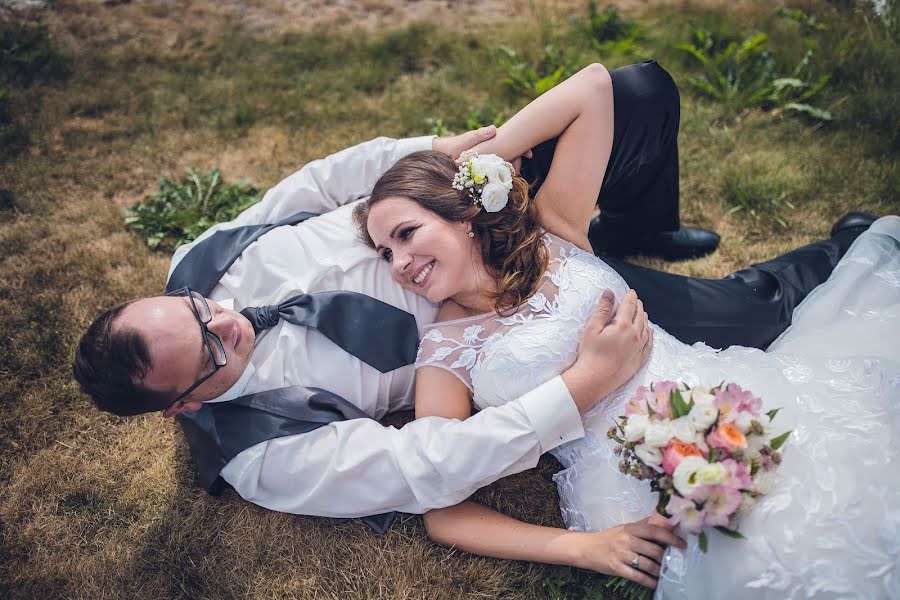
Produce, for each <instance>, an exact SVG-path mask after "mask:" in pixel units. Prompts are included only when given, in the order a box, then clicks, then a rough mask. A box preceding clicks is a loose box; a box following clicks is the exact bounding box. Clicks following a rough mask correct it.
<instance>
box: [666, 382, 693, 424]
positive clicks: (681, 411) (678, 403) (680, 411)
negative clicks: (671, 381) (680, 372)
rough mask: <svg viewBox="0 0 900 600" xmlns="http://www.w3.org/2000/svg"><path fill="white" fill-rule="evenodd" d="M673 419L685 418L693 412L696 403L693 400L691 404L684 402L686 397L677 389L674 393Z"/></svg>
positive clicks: (672, 403)
mask: <svg viewBox="0 0 900 600" xmlns="http://www.w3.org/2000/svg"><path fill="white" fill-rule="evenodd" d="M671 405H672V418H674V419H677V418H679V417H683V416H685V415H687V414H688V413H690V412H691V408H693V407H694V401H693V400H691V401H690V403H688V402H685V401H684V396H682V395H681V390H679V389H677V388H676V389H675V391H673V392H672V402H671Z"/></svg>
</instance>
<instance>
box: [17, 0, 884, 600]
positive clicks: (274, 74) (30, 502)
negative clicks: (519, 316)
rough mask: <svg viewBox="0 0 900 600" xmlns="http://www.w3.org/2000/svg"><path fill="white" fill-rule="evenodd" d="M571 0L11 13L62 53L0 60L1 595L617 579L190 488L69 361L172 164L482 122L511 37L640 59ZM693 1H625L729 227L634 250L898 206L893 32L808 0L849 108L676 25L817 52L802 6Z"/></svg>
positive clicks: (249, 171)
mask: <svg viewBox="0 0 900 600" xmlns="http://www.w3.org/2000/svg"><path fill="white" fill-rule="evenodd" d="M560 6H561V5H559V4H555V5H554V7H555V8H552V9H551V8H544V7H542V6H540V5H537V6H536V7H532V8H529V9H527V10H526V11H525V13H524V16H522V17H515V19H514V20H513V21H512V22H511V23H509V24H508V25H505V26H503V27H488V23H486V22H485V21H484V20H483V19H482V20H473V21H468V22H467V24H466V26H462V25H461V24H460V22H459V21H458V20H454V19H462V18H464V16H460V15H458V14H456V13H453V14H450V13H447V14H445V15H443V16H441V15H438V16H436V17H435V20H434V21H431V22H425V23H409V24H402V25H397V26H396V27H394V28H393V29H390V30H384V31H373V30H344V29H340V28H337V29H329V30H328V31H327V32H325V30H324V29H322V28H315V27H306V28H304V24H303V23H299V22H298V23H297V24H296V27H297V29H296V30H285V29H288V28H285V29H282V30H279V31H277V32H275V33H267V34H266V33H263V31H261V30H259V29H258V28H257V29H254V28H253V27H252V26H251V25H252V23H250V20H249V16H247V17H246V19H247V21H246V22H245V21H238V20H235V19H234V18H233V16H229V14H228V13H222V12H217V11H218V10H219V9H218V8H217V7H216V6H215V5H212V4H210V5H207V4H204V3H202V2H199V3H195V4H193V5H192V7H191V8H190V9H184V10H183V11H182V10H181V9H179V10H175V9H173V8H171V7H168V5H162V4H160V5H152V6H151V5H147V4H146V3H125V4H120V5H114V6H101V5H100V4H99V3H87V2H80V1H77V0H69V1H60V2H58V3H56V4H55V7H54V8H53V9H52V10H49V11H45V12H44V13H42V15H43V18H44V19H45V24H46V29H44V30H42V31H44V32H45V34H42V35H37V36H36V37H31V38H29V36H31V35H32V34H33V32H34V31H36V29H34V27H35V25H36V24H35V23H33V22H27V23H25V24H23V23H20V22H10V23H6V24H4V30H3V31H11V32H13V33H15V32H17V31H18V32H19V34H21V35H19V34H17V35H19V37H15V36H14V37H15V39H19V40H21V39H25V38H27V39H33V40H43V41H40V42H39V44H38V45H39V47H40V48H41V49H43V50H46V52H44V53H39V55H41V56H51V57H56V58H53V60H52V61H51V63H53V64H58V65H60V66H65V68H64V69H61V70H59V71H54V70H53V69H51V70H50V71H46V72H45V71H43V70H41V69H43V67H42V68H40V69H39V68H38V63H37V62H34V63H32V64H31V66H29V67H26V68H25V71H27V73H25V74H22V73H21V72H20V71H21V69H20V67H19V66H16V68H15V69H13V63H12V62H9V61H8V62H7V63H4V66H3V68H2V69H0V77H2V79H0V87H3V88H5V89H6V90H7V94H6V96H4V98H5V100H4V102H5V104H4V105H3V106H4V107H5V108H4V111H5V112H2V114H3V115H5V118H6V122H7V123H13V124H15V125H16V127H17V128H18V130H17V131H18V132H19V133H18V134H17V135H19V136H20V137H18V138H16V139H17V140H18V141H17V142H16V144H14V145H12V146H15V151H14V152H8V151H7V150H8V149H9V148H10V147H11V145H4V146H3V151H2V152H0V188H2V189H0V316H2V318H0V339H2V340H4V342H3V343H2V344H0V408H2V410H0V489H2V498H3V502H2V503H0V596H2V597H5V598H121V597H128V596H131V597H134V598H145V597H163V598H177V597H183V598H200V597H203V598H256V597H309V598H313V597H315V598H331V597H334V598H419V597H425V596H428V597H434V598H463V597H501V598H516V599H519V598H548V597H551V598H556V597H566V598H584V597H591V595H592V594H595V593H598V594H599V593H602V590H603V588H602V585H603V579H602V578H600V577H598V576H596V575H592V574H588V573H583V572H573V571H570V570H568V569H559V568H557V567H548V566H541V565H531V564H523V563H509V562H503V561H494V560H489V559H482V558H475V557H472V556H469V555H466V554H464V553H461V552H457V551H453V550H446V549H443V548H440V547H437V546H435V545H433V544H431V543H430V542H428V540H427V538H426V536H425V533H424V529H423V527H422V523H421V519H420V518H419V517H412V516H411V517H405V518H403V519H402V520H401V521H400V522H399V523H398V524H397V525H395V526H394V528H393V529H392V530H391V531H390V532H389V534H388V535H387V536H385V537H383V538H377V537H374V536H372V535H370V534H369V533H368V532H367V531H366V530H365V529H364V528H363V527H362V526H361V525H360V524H358V523H355V522H345V523H340V524H337V525H334V524H331V523H329V522H327V521H325V520H320V519H312V518H306V517H296V516H291V515H282V514H276V513H272V512H269V511H266V510H263V509H261V508H258V507H256V506H253V505H250V504H248V503H246V502H243V501H242V500H240V499H239V498H237V497H236V495H235V494H233V493H228V494H226V495H225V496H224V497H222V498H219V499H213V498H209V497H208V496H206V495H205V493H204V492H202V491H201V490H199V489H198V488H197V487H196V486H195V485H194V482H193V473H192V471H191V468H190V466H189V460H188V456H187V448H186V445H185V444H184V442H183V441H182V439H181V437H180V435H179V434H178V433H177V431H176V428H175V427H174V426H173V424H172V423H170V422H168V421H163V420H162V419H160V418H159V417H157V416H147V417H142V418H137V419H132V420H119V419H114V418H112V417H109V416H106V415H103V414H100V413H98V412H96V411H95V410H93V409H92V408H91V407H90V405H89V403H88V401H87V400H86V399H85V398H84V397H83V396H82V395H81V394H80V392H79V391H78V389H77V386H76V385H75V383H74V382H73V381H72V379H71V375H70V367H69V363H70V361H71V355H72V351H73V347H74V344H75V342H76V340H77V337H78V336H79V335H80V333H81V331H82V330H83V328H84V327H85V326H86V325H87V323H89V322H90V320H91V319H92V318H93V317H94V316H95V315H96V314H97V313H98V312H99V311H100V310H101V309H102V308H105V307H106V306H108V305H110V304H112V303H115V302H118V301H120V300H124V299H126V298H129V297H133V296H137V295H143V294H152V293H157V292H158V291H159V290H161V289H162V287H163V284H164V277H165V273H166V268H167V266H168V257H167V255H166V254H165V253H162V252H152V251H151V250H150V249H149V248H148V247H147V242H146V240H144V239H140V238H139V237H137V236H135V235H133V234H132V233H130V232H128V231H127V230H126V229H125V227H124V224H123V219H122V210H123V209H124V208H127V207H132V206H134V205H135V204H136V203H137V202H139V201H140V200H141V199H143V198H145V197H147V196H148V195H151V194H153V193H154V192H156V191H157V190H158V179H159V177H160V176H165V177H169V178H170V179H175V178H177V177H179V176H180V175H181V174H182V173H184V171H185V169H186V167H188V166H194V167H196V169H197V170H198V171H199V172H203V173H206V172H210V171H212V170H213V169H214V168H219V169H220V170H221V173H222V175H223V177H224V178H225V179H226V180H227V181H240V180H249V181H252V182H253V184H254V185H256V186H258V187H260V188H265V187H266V186H270V185H272V184H274V183H275V182H277V181H278V180H279V179H280V178H282V177H284V176H286V175H287V174H289V173H291V172H292V171H293V170H295V169H296V168H297V167H298V166H300V165H302V164H303V163H304V162H306V161H308V160H311V159H313V158H316V157H320V156H324V155H326V154H328V153H330V152H333V151H336V150H338V149H341V148H343V147H346V146H348V145H350V144H353V143H355V142H358V141H361V140H364V139H368V138H371V137H374V136H376V135H392V136H404V135H414V134H420V133H425V132H427V129H428V127H429V125H428V124H426V119H427V118H429V117H432V118H440V119H441V120H442V124H443V125H444V126H445V127H447V128H449V129H452V130H456V131H461V130H463V129H465V128H466V125H467V123H468V122H470V119H477V120H481V119H484V118H489V117H490V115H493V116H494V117H500V116H503V115H508V114H511V111H513V110H514V109H515V107H516V106H518V105H519V104H520V103H521V102H522V101H523V98H521V97H516V96H515V95H512V94H510V92H509V91H508V90H507V87H506V86H505V85H504V84H503V78H504V77H505V73H504V71H503V69H502V68H501V66H500V65H499V64H497V62H496V51H497V48H498V47H500V46H508V47H510V48H513V49H515V50H516V51H517V52H518V53H519V55H520V56H521V57H523V60H526V61H528V63H529V64H537V63H538V61H539V60H540V59H541V57H542V55H543V51H544V48H545V47H546V46H547V45H550V44H553V45H554V46H555V47H556V48H559V49H562V50H564V51H565V52H566V55H567V56H570V55H571V56H575V55H580V56H581V60H582V61H583V62H590V61H593V60H601V61H602V62H604V63H605V64H607V65H608V66H610V67H615V66H618V65H621V64H625V63H626V62H631V61H634V60H641V59H643V58H645V56H643V55H641V56H631V55H627V56H626V55H624V54H613V55H610V56H603V55H600V54H598V52H597V51H596V48H594V46H593V45H592V44H591V42H590V40H589V39H588V37H587V36H585V35H583V34H582V33H581V32H579V31H577V30H576V29H575V28H574V26H573V25H572V22H571V21H570V17H571V16H572V14H578V15H580V16H582V18H584V16H585V14H586V9H585V6H584V5H582V4H581V3H580V2H579V3H578V4H577V5H576V6H575V7H574V8H567V7H566V6H565V5H562V8H560ZM704 6H705V5H700V4H696V3H679V4H678V5H677V7H676V6H654V7H653V8H652V9H647V10H645V11H644V12H637V11H635V10H626V9H625V8H622V14H623V15H625V16H627V17H628V18H629V19H635V20H636V21H637V22H638V23H639V24H640V25H641V28H642V34H643V37H642V38H641V41H640V46H641V50H642V51H643V52H646V53H647V54H646V56H647V57H649V56H654V57H658V58H659V59H660V60H661V62H662V63H663V64H664V65H665V66H666V67H667V68H668V69H669V70H670V71H671V72H672V73H673V76H674V77H675V79H676V81H677V82H678V83H679V84H680V87H681V89H682V109H683V121H682V130H681V136H680V139H679V141H680V147H681V157H682V158H681V172H682V214H683V218H684V220H685V221H686V222H688V223H691V224H696V225H701V226H706V227H710V228H713V229H715V230H717V231H719V232H720V233H722V234H723V243H722V247H721V249H720V250H719V251H718V252H716V253H715V254H713V255H712V256H710V257H707V258H704V259H700V260H695V261H689V262H686V263H678V264H665V263H662V262H660V261H648V260H644V261H643V262H644V263H645V264H652V265H655V266H657V267H661V268H665V269H669V270H673V271H677V272H680V273H687V274H692V275H700V276H708V277H717V276H721V275H724V274H726V273H727V272H729V271H731V270H734V269H736V268H739V267H741V266H744V265H746V264H748V263H751V262H755V261H760V260H763V259H765V258H768V257H771V256H773V255H775V254H778V253H780V252H783V251H785V250H788V249H789V248H792V247H794V246H797V245H800V244H803V243H806V242H809V241H812V240H814V239H816V238H819V237H821V236H823V235H827V231H828V229H829V227H830V225H831V222H832V221H833V220H834V219H836V218H837V217H838V216H840V215H841V214H842V213H844V212H845V211H847V210H851V209H857V208H862V209H867V210H870V211H873V212H876V213H881V214H887V213H897V212H900V199H898V193H897V190H898V189H900V185H898V184H900V172H898V138H897V136H898V132H900V126H898V123H897V117H896V114H897V110H896V109H897V101H896V88H895V86H896V83H895V82H896V81H898V80H900V76H898V75H900V74H898V73H897V70H898V68H900V67H898V65H900V60H898V59H900V50H898V46H897V38H896V34H892V33H891V31H890V30H889V29H887V28H885V27H883V26H882V25H880V24H879V22H878V21H877V20H875V19H874V18H873V17H872V15H870V14H866V13H858V12H853V11H852V10H850V9H848V8H842V7H840V6H838V5H836V4H832V3H825V2H817V1H813V0H809V1H805V2H803V3H802V4H798V7H799V8H802V9H803V10H804V11H805V12H806V13H809V14H814V15H816V16H817V20H818V22H822V23H825V24H826V25H827V26H828V27H829V30H828V36H825V37H823V38H822V39H821V40H820V41H819V42H818V43H819V44H820V46H819V48H818V50H817V56H820V57H821V59H820V61H821V62H820V63H818V64H817V68H819V69H821V70H822V71H830V72H831V73H832V79H831V81H830V82H829V85H828V86H827V87H826V88H825V89H823V90H822V92H821V94H820V95H819V96H816V98H817V103H818V105H821V106H823V107H825V108H827V109H828V110H830V111H832V113H833V115H834V117H835V120H834V121H833V122H830V123H827V124H824V125H820V124H818V123H817V122H816V121H814V120H807V119H804V118H802V117H801V118H797V117H788V116H786V115H784V114H782V113H778V112H774V113H773V112H769V111H763V110H749V111H742V112H737V113H735V112H734V111H732V110H730V109H728V108H727V107H723V106H722V105H720V104H718V103H716V102H715V101H713V100H710V99H707V98H703V97H701V96H699V95H698V94H696V93H694V92H693V91H692V90H691V89H690V87H689V86H688V85H686V81H687V78H688V77H691V76H697V75H698V71H697V69H696V67H695V66H694V65H692V64H691V63H690V62H689V61H687V60H685V57H683V56H682V53H680V52H678V51H677V50H675V49H674V48H673V46H674V45H675V44H676V43H680V42H684V41H687V40H688V39H689V36H690V31H691V28H692V26H694V25H697V24H701V25H703V26H705V27H707V28H708V29H714V28H720V29H723V30H727V31H729V32H731V33H733V34H734V35H735V36H737V37H741V36H743V37H746V35H749V34H750V33H752V32H754V31H764V32H766V33H768V34H769V36H770V37H769V45H770V47H771V48H772V50H773V52H774V53H775V55H776V58H777V59H778V60H780V61H783V63H784V64H796V63H797V61H799V60H800V58H801V57H802V55H803V52H805V46H804V45H803V43H802V36H799V35H797V28H798V26H799V25H798V23H797V22H795V21H792V20H790V19H785V18H784V17H779V16H778V15H776V14H775V10H776V8H777V5H776V4H774V3H765V2H744V3H738V4H737V5H735V6H734V7H733V10H729V11H725V10H724V9H716V10H714V11H713V12H710V13H706V12H705V11H704ZM373 10H374V9H373ZM379 10H380V9H379ZM392 18H397V16H396V14H395V15H394V16H393V17H392ZM25 27H28V28H30V29H28V30H27V31H26V30H25ZM37 31H40V28H38V29H37ZM42 36H43V37H42ZM743 37H741V39H743ZM826 37H827V39H826ZM4 39H7V38H4ZM798 40H799V43H798ZM41 44H43V45H41ZM17 56H21V55H17ZM16 60H19V59H16ZM42 60H43V59H42ZM54 61H55V62H54ZM19 62H21V61H19ZM16 64H17V65H18V64H19V63H16ZM53 68H54V69H55V68H56V67H53ZM16 69H19V70H16ZM50 72H52V73H56V75H54V76H44V75H40V76H37V75H39V74H40V73H50ZM892 86H893V87H892ZM4 131H7V130H4V129H2V126H0V134H4V133H3V132H4ZM788 201H789V202H790V205H788V204H786V202H788ZM736 206H740V207H742V208H741V210H738V211H736V212H734V211H732V209H733V208H734V207H736ZM781 221H783V223H782V222H781ZM400 422H402V417H401V420H400ZM555 468H556V465H555V464H554V462H553V461H552V460H551V459H544V460H543V461H542V462H541V465H540V466H539V468H538V469H536V470H535V471H534V472H532V473H526V474H523V475H520V476H517V477H514V478H511V479H510V480H507V481H504V482H500V483H498V484H497V485H493V486H490V487H489V488H487V489H485V490H482V491H481V492H479V499H480V500H481V501H484V502H486V503H488V504H490V505H491V506H494V507H497V508H499V509H501V510H503V511H505V512H507V513H509V514H512V515H514V516H517V517H522V518H525V519H528V520H530V521H533V522H539V523H546V524H555V525H559V524H560V518H559V514H558V507H557V498H556V493H555V488H554V486H553V484H552V482H551V481H550V475H551V474H552V472H553V471H554V470H555Z"/></svg>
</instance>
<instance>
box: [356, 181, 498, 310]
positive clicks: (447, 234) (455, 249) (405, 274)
mask: <svg viewBox="0 0 900 600" xmlns="http://www.w3.org/2000/svg"><path fill="white" fill-rule="evenodd" d="M367 229H368V232H369V236H370V237H371V238H372V241H374V242H375V248H376V250H377V252H378V254H379V255H380V256H381V258H382V259H384V260H386V261H387V262H388V263H390V267H391V275H392V276H393V278H394V281H396V282H397V283H399V284H400V285H401V286H403V287H404V288H406V289H408V290H410V291H412V292H415V293H416V294H419V295H421V296H425V297H426V298H428V299H429V300H430V301H432V302H435V303H438V302H443V301H444V300H446V299H447V298H453V297H456V296H459V295H460V294H465V293H467V292H473V291H475V290H477V282H478V276H477V275H476V268H477V267H476V265H477V264H479V262H480V261H478V260H477V258H476V257H477V255H476V254H475V244H474V240H473V239H472V238H470V237H469V236H468V232H469V231H470V230H471V226H470V225H469V224H468V223H461V222H448V221H445V220H444V219H442V218H441V217H439V216H438V215H437V214H436V213H434V212H432V211H430V210H428V209H426V208H424V207H422V206H420V205H419V204H418V203H416V202H413V201H412V200H407V199H406V198H398V197H393V198H386V199H384V200H382V201H381V202H378V203H377V204H375V205H374V206H373V207H372V208H371V210H370V211H369V220H368V222H367Z"/></svg>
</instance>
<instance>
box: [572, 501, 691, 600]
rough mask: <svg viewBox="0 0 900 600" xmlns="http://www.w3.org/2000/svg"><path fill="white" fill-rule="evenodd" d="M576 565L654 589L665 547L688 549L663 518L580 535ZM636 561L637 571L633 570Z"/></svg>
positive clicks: (649, 519)
mask: <svg viewBox="0 0 900 600" xmlns="http://www.w3.org/2000/svg"><path fill="white" fill-rule="evenodd" d="M575 545H576V546H577V548H576V554H575V558H574V561H573V566H575V567H579V568H582V569H590V570H592V571H597V572H599V573H604V574H606V575H613V576H616V577H624V578H625V579H630V580H631V581H634V582H637V583H639V584H641V585H643V586H645V587H648V588H651V589H655V588H656V582H657V580H658V579H659V570H660V563H661V561H662V557H663V554H664V553H665V549H666V546H677V547H679V548H681V549H684V548H686V547H687V544H686V543H685V541H684V540H683V539H681V538H680V537H678V536H677V535H675V533H674V532H673V531H672V526H671V525H669V524H668V522H667V521H666V520H665V519H663V518H662V517H660V518H659V519H655V518H654V517H648V518H646V519H643V520H641V521H638V522H636V523H627V524H625V525H619V526H617V527H611V528H610V529H606V530H604V531H597V532H593V533H584V534H581V536H580V537H579V538H577V541H576V542H575ZM635 558H637V565H638V566H637V568H635V567H632V566H631V565H632V563H633V561H634V559H635Z"/></svg>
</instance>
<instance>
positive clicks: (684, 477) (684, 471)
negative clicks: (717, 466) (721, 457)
mask: <svg viewBox="0 0 900 600" xmlns="http://www.w3.org/2000/svg"><path fill="white" fill-rule="evenodd" d="M708 464H709V463H708V462H706V461H705V460H703V459H702V458H700V457H699V456H688V457H686V458H684V459H682V461H681V462H680V463H678V466H677V467H675V472H674V473H672V484H673V485H674V486H675V489H676V490H677V491H678V493H679V494H681V495H682V496H684V497H688V496H690V495H691V493H692V492H693V491H694V488H696V487H697V486H698V485H700V482H699V481H698V480H697V471H699V470H700V469H702V468H703V467H704V466H706V465H708Z"/></svg>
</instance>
